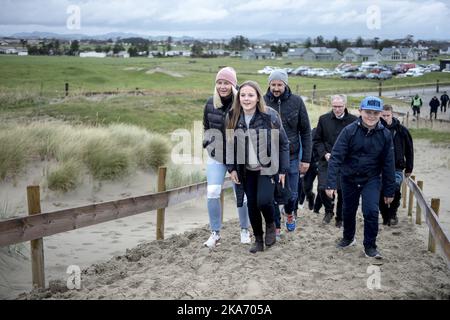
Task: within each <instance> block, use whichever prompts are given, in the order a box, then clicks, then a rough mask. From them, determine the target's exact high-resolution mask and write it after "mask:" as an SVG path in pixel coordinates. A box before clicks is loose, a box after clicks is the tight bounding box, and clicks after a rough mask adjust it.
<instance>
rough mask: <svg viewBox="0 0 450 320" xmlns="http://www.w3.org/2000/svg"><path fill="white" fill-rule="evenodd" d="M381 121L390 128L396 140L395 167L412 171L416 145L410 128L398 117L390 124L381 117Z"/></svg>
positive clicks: (408, 171) (407, 171) (406, 171)
mask: <svg viewBox="0 0 450 320" xmlns="http://www.w3.org/2000/svg"><path fill="white" fill-rule="evenodd" d="M381 123H382V124H383V125H384V126H385V127H386V128H387V129H389V131H390V132H391V135H392V139H393V142H394V157H395V169H396V170H399V171H400V170H401V171H403V170H405V173H411V172H412V171H413V167H414V145H413V140H412V137H411V134H410V133H409V130H408V129H407V128H406V127H405V126H403V125H402V124H401V123H400V121H399V120H398V119H397V118H392V123H391V125H390V126H388V125H387V123H386V122H385V121H384V120H383V119H381Z"/></svg>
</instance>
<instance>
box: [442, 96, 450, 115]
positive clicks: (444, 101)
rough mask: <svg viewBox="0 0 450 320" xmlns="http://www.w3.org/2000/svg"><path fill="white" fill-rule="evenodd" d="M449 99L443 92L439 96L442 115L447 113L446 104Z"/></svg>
mask: <svg viewBox="0 0 450 320" xmlns="http://www.w3.org/2000/svg"><path fill="white" fill-rule="evenodd" d="M449 100H450V98H449V97H448V95H447V91H444V93H443V94H442V95H441V112H442V110H444V113H445V112H447V104H448V101H449Z"/></svg>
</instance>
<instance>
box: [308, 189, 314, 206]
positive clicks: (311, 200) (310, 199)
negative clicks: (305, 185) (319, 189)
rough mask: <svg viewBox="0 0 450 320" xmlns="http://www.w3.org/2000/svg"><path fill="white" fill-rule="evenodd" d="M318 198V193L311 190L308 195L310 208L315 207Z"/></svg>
mask: <svg viewBox="0 0 450 320" xmlns="http://www.w3.org/2000/svg"><path fill="white" fill-rule="evenodd" d="M315 198H316V194H315V193H314V192H311V193H310V195H309V197H308V209H309V210H313V209H314V199H315Z"/></svg>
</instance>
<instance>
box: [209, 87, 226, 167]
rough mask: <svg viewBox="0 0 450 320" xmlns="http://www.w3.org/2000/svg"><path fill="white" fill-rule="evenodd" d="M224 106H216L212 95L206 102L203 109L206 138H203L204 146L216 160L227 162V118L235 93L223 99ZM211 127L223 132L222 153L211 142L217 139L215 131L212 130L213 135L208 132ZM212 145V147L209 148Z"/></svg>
mask: <svg viewBox="0 0 450 320" xmlns="http://www.w3.org/2000/svg"><path fill="white" fill-rule="evenodd" d="M222 103H223V106H222V107H221V108H215V107H214V103H213V97H210V98H209V99H208V101H207V102H206V105H205V108H204V110H203V130H204V133H205V138H204V140H203V148H207V150H208V154H209V155H210V156H211V157H212V158H214V159H215V160H217V161H219V162H221V163H225V159H224V157H225V155H226V138H225V119H226V116H227V114H228V112H229V111H230V109H231V106H232V104H233V95H231V96H230V97H228V98H227V99H222ZM209 129H217V130H219V131H220V132H221V134H222V146H223V150H222V152H223V153H222V155H223V156H220V155H219V154H216V150H215V149H214V147H213V146H210V145H211V143H213V142H214V141H215V136H214V132H212V131H211V132H212V134H213V136H211V137H209V136H208V134H207V130H209ZM208 146H210V148H208Z"/></svg>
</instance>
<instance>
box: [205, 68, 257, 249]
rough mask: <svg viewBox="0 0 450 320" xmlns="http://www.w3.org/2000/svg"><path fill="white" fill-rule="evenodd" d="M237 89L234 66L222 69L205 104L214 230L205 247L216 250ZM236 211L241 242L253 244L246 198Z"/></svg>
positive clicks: (210, 211)
mask: <svg viewBox="0 0 450 320" xmlns="http://www.w3.org/2000/svg"><path fill="white" fill-rule="evenodd" d="M236 86H237V77H236V71H235V70H234V69H233V68H231V67H225V68H222V69H220V70H219V72H218V73H217V76H216V81H215V86H214V93H213V96H212V97H210V98H209V99H208V101H207V102H206V105H205V109H204V113H203V129H204V131H205V139H204V141H203V147H204V148H206V149H207V151H208V162H207V166H206V176H207V182H208V187H207V203H208V214H209V225H210V228H211V235H210V237H209V239H208V240H207V241H206V242H205V243H204V245H205V246H207V247H209V248H214V247H215V246H216V245H217V244H219V242H220V229H221V228H222V223H221V221H222V217H221V212H222V209H221V207H220V193H221V191H222V185H223V183H224V179H225V174H226V172H227V167H226V165H225V160H226V159H225V158H226V156H225V155H226V150H225V145H226V141H225V137H226V136H225V119H226V115H227V114H228V111H229V110H230V109H231V106H232V104H233V101H234V99H235V97H236V93H237V89H236ZM237 210H238V214H239V221H240V227H241V243H244V244H250V243H251V239H250V232H249V230H248V228H249V226H250V221H249V218H248V210H247V199H244V204H243V206H242V207H238V208H237Z"/></svg>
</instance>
